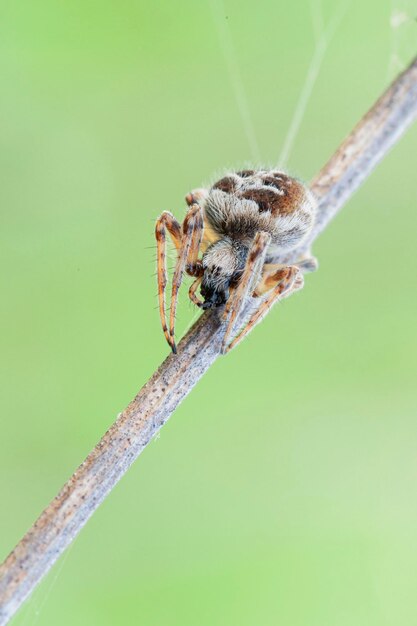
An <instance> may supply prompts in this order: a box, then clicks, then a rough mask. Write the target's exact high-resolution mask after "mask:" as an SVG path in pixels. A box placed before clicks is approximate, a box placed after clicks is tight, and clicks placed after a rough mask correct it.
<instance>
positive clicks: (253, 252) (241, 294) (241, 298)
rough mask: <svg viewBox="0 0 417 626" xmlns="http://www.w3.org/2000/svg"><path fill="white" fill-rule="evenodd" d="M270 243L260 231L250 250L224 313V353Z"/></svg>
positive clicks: (260, 269)
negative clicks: (226, 321) (225, 321)
mask: <svg viewBox="0 0 417 626" xmlns="http://www.w3.org/2000/svg"><path fill="white" fill-rule="evenodd" d="M270 241H271V236H270V235H269V234H268V233H265V232H262V231H260V232H258V233H256V235H255V238H254V240H253V242H252V245H251V247H250V249H249V254H248V257H247V259H246V265H245V268H244V270H243V273H242V276H241V277H240V280H239V283H238V285H237V287H236V289H235V290H234V291H233V293H232V294H231V296H230V298H229V299H228V301H227V304H226V308H225V311H224V319H225V320H227V319H228V324H227V328H226V332H225V334H224V337H223V342H222V348H221V351H222V353H224V352H225V351H226V346H227V342H228V339H229V336H230V334H231V332H232V330H233V327H234V324H235V322H236V319H237V317H238V315H239V313H240V312H241V310H242V307H243V306H244V304H245V301H246V296H247V295H248V293H250V291H252V290H253V287H254V284H256V283H257V282H258V279H259V273H260V272H261V271H262V267H263V264H264V261H265V255H266V251H267V248H268V245H269V242H270Z"/></svg>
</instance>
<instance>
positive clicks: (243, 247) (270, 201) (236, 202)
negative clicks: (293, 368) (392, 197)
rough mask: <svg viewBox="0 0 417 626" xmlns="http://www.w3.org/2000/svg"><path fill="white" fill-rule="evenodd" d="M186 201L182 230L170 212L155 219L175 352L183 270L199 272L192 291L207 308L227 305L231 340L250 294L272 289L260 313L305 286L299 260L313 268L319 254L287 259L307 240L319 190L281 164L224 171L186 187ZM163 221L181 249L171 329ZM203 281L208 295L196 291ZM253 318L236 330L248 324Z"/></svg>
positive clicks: (160, 271) (170, 340)
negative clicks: (200, 185)
mask: <svg viewBox="0 0 417 626" xmlns="http://www.w3.org/2000/svg"><path fill="white" fill-rule="evenodd" d="M186 201H187V203H188V205H189V207H190V209H189V212H188V213H187V216H186V218H185V220H184V222H183V225H182V229H181V227H180V225H179V224H178V222H177V221H176V220H175V218H174V217H173V216H172V215H171V214H170V213H167V212H164V213H163V214H162V215H161V217H160V219H159V220H158V222H157V226H156V237H157V241H158V276H159V281H158V282H159V292H160V312H161V319H162V324H163V329H164V333H165V336H166V338H167V341H168V343H170V345H171V347H172V349H173V350H174V351H175V349H176V347H175V342H174V338H173V334H174V317H175V306H176V297H177V296H176V294H177V291H178V288H179V283H180V282H181V277H182V274H183V272H184V271H185V272H187V273H188V274H190V275H192V276H196V277H197V279H196V280H195V281H194V283H193V285H192V286H191V288H190V291H189V295H190V299H191V300H192V301H193V302H194V303H195V304H197V305H198V306H200V307H201V308H203V309H207V308H215V307H218V306H221V305H223V304H226V309H225V317H226V319H228V320H229V323H228V327H227V330H226V333H225V340H226V339H227V338H228V336H229V335H230V333H231V332H232V330H233V325H234V322H235V321H236V318H237V315H238V313H239V312H240V310H241V309H242V306H243V303H244V300H245V298H246V296H247V295H250V294H252V295H253V296H263V295H264V294H267V293H268V292H270V291H271V292H273V296H274V297H273V299H272V301H271V302H269V301H270V300H271V298H270V297H269V296H268V297H266V298H265V299H264V301H263V302H262V303H261V305H260V314H259V315H260V316H261V317H263V314H264V312H266V310H265V311H264V309H265V306H266V307H267V308H269V307H270V306H271V305H272V303H273V301H275V300H276V299H278V298H280V297H284V293H285V295H289V293H290V292H291V291H295V290H296V289H299V288H300V287H301V286H302V274H301V272H300V267H302V268H303V269H304V270H306V269H307V270H308V269H310V270H311V269H314V268H315V263H314V259H303V260H300V263H299V264H298V265H299V266H297V265H296V266H286V265H285V263H283V260H284V259H285V256H286V255H287V254H288V252H290V251H291V250H294V249H295V248H297V247H298V246H300V244H302V243H303V241H305V240H306V238H307V237H308V235H309V233H310V231H311V229H312V226H313V224H314V219H315V213H316V203H315V200H314V197H313V196H312V194H311V193H310V191H309V190H308V189H307V188H306V187H305V186H304V185H303V184H302V183H301V182H300V181H298V180H297V179H295V178H293V177H291V176H288V175H287V174H285V173H283V172H280V171H277V170H242V171H240V172H234V173H230V174H227V175H226V176H224V177H223V178H221V179H220V180H218V181H217V182H216V183H214V185H213V186H212V187H211V188H210V189H208V190H205V189H198V190H195V191H193V192H191V193H189V194H188V195H187V196H186ZM165 228H166V229H167V230H168V231H169V233H170V235H171V237H172V239H173V241H174V244H175V245H176V247H177V250H178V261H177V266H176V271H175V274H174V279H173V298H172V302H173V304H172V303H171V316H170V330H169V331H168V328H167V325H166V322H165V312H164V304H165V300H164V297H163V292H164V289H165V284H166V276H165V267H164V264H165V256H164V255H165V251H164V248H163V242H162V239H163V240H164V237H165ZM199 253H201V254H202V256H201V258H199ZM177 283H178V284H177ZM198 288H200V293H201V296H202V297H203V301H201V300H200V299H199V298H198V297H197V296H196V290H197V289H198ZM287 292H288V293H287ZM161 294H162V295H161ZM258 317H259V316H258ZM259 318H260V317H259ZM256 321H259V319H256V320H255V321H253V323H252V325H254V324H255V323H256ZM251 322H252V320H251V321H250V322H249V324H248V326H247V329H245V330H243V331H242V333H241V335H239V337H241V336H243V334H245V333H246V332H247V330H248V329H250V328H251ZM237 340H238V338H236V339H235V340H234V341H233V342H232V343H231V344H230V346H226V344H225V343H224V345H223V351H226V350H227V349H230V347H231V346H232V345H234V343H235V342H237Z"/></svg>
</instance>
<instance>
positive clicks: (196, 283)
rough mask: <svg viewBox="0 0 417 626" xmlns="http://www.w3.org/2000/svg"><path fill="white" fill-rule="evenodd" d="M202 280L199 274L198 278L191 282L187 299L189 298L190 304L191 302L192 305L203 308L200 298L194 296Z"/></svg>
mask: <svg viewBox="0 0 417 626" xmlns="http://www.w3.org/2000/svg"><path fill="white" fill-rule="evenodd" d="M202 280H203V275H202V274H201V276H199V277H198V278H196V279H195V281H194V282H193V284H192V285H191V287H190V288H189V290H188V297H189V298H190V300H191V302H193V303H194V304H196V305H197V306H199V307H201V306H203V301H202V300H200V298H198V297H197V296H196V295H195V292H196V291H197V289H198V288H199V286H200V285H201V281H202Z"/></svg>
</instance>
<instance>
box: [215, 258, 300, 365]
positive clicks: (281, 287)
mask: <svg viewBox="0 0 417 626" xmlns="http://www.w3.org/2000/svg"><path fill="white" fill-rule="evenodd" d="M303 285H304V278H303V275H302V273H301V271H300V270H299V269H298V267H296V266H295V265H289V266H288V267H284V268H280V269H278V270H277V271H275V272H274V273H268V274H267V275H266V276H264V277H263V278H262V281H261V282H260V283H259V285H258V286H257V287H256V289H255V291H254V293H253V295H254V296H261V295H263V294H264V293H267V292H268V291H269V292H270V293H269V294H268V295H267V296H266V297H265V298H264V299H262V300H261V303H260V305H259V306H258V308H257V309H256V310H255V312H254V313H253V314H252V316H251V317H250V318H249V320H248V322H247V323H246V325H245V326H244V328H243V329H242V330H241V331H240V333H239V334H238V335H237V336H236V337H235V338H234V339H233V341H232V342H231V343H230V344H229V345H228V346H226V348H225V350H224V353H226V352H229V351H230V350H232V349H233V348H234V347H235V346H236V345H237V344H238V343H239V342H240V341H242V339H243V338H244V337H245V336H246V335H247V334H248V333H250V331H251V330H252V329H253V328H254V326H256V324H258V323H259V322H260V321H261V320H262V319H263V317H264V316H265V315H266V313H267V312H268V311H269V309H270V308H271V307H272V306H273V305H274V304H275V302H276V301H277V300H282V299H283V298H287V297H288V296H290V295H291V294H292V293H294V292H295V291H298V290H299V289H302V287H303Z"/></svg>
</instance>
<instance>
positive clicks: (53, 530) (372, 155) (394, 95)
mask: <svg viewBox="0 0 417 626" xmlns="http://www.w3.org/2000/svg"><path fill="white" fill-rule="evenodd" d="M416 117H417V58H416V59H415V60H414V61H413V62H412V63H411V65H410V66H409V67H408V68H407V69H406V70H405V71H404V72H403V73H402V74H401V75H400V76H399V77H398V78H397V79H396V80H395V81H394V82H393V83H392V85H391V86H390V87H389V88H388V89H387V91H386V92H385V93H384V94H383V95H382V96H381V98H380V99H379V100H378V101H377V102H376V104H375V105H374V106H373V107H372V109H371V110H370V111H369V112H368V113H367V114H366V115H365V117H364V118H363V119H362V120H361V121H360V122H359V124H358V125H357V126H356V127H355V128H354V130H353V131H352V132H351V134H350V135H349V136H348V137H347V139H346V140H345V141H344V142H343V143H342V145H341V146H340V147H339V149H338V150H337V151H336V153H335V154H334V156H333V157H332V158H331V159H330V161H329V162H328V163H327V164H326V165H325V166H324V167H323V169H322V170H321V171H320V172H319V174H318V175H317V176H316V177H315V178H314V180H313V181H312V183H311V189H312V191H313V193H314V194H315V196H316V197H317V199H318V202H319V214H318V220H317V223H316V226H315V229H314V231H313V233H312V236H311V240H310V241H309V242H308V245H306V246H304V248H303V249H300V250H297V251H295V252H294V253H292V254H291V255H290V256H289V257H288V259H287V260H288V261H289V262H294V261H296V260H297V257H299V255H300V254H301V253H303V252H305V251H306V250H307V249H308V248H309V247H311V244H312V243H313V242H314V240H315V239H316V237H317V236H318V235H319V234H320V233H321V232H322V231H323V229H324V228H325V227H326V226H327V224H328V223H329V221H330V220H331V219H332V218H333V217H334V215H335V214H336V213H337V212H338V211H339V209H340V208H341V207H342V206H343V204H344V203H345V202H346V201H347V200H348V199H349V198H350V196H352V194H353V193H354V192H355V191H356V189H357V188H358V187H359V185H360V184H361V183H362V182H363V181H364V180H365V178H366V177H367V176H369V174H370V173H371V172H372V170H373V169H374V167H375V166H376V165H377V163H378V162H379V161H380V160H381V159H382V158H383V157H384V156H385V155H386V154H387V152H388V150H389V149H390V148H391V146H392V145H393V144H394V143H395V142H396V141H397V140H398V139H399V138H400V137H401V135H402V134H403V133H404V132H405V131H406V130H407V128H408V127H409V126H410V124H411V123H412V122H413V121H414V120H415V119H416ZM251 306H252V303H251V302H249V303H248V305H247V307H248V311H249V310H250V308H251ZM221 331H222V328H221V324H220V322H219V320H218V318H217V316H216V314H215V313H213V312H211V311H208V312H206V313H204V314H203V315H202V316H201V317H200V318H199V320H198V321H197V322H196V324H194V326H193V327H192V328H191V330H190V331H189V332H188V333H187V335H186V336H185V337H184V338H183V339H182V341H181V342H180V344H179V350H178V355H172V354H171V355H170V356H168V358H167V359H166V360H165V361H164V362H163V363H162V365H161V366H160V367H159V369H158V370H157V371H156V372H155V374H154V375H153V376H152V378H151V379H150V380H149V381H148V382H147V383H146V385H145V386H144V387H143V388H142V389H141V391H140V392H139V393H138V395H137V396H136V397H135V399H134V400H133V401H132V402H131V403H130V404H129V406H128V407H127V408H126V409H125V410H124V411H123V413H121V414H120V415H119V417H118V419H117V420H116V422H115V423H114V424H113V425H112V426H111V428H110V429H109V430H108V431H107V433H106V434H105V435H104V437H103V438H102V439H101V441H100V442H99V443H98V444H97V446H96V447H95V448H94V450H93V451H92V452H91V453H90V454H89V456H88V457H87V459H86V460H85V461H84V463H82V465H81V466H80V467H79V468H78V469H77V470H76V471H75V473H74V474H73V476H72V477H71V478H70V480H69V481H68V482H67V483H66V484H65V485H64V487H63V488H62V490H61V491H60V493H59V494H58V495H57V496H56V498H55V499H54V500H53V501H52V502H51V503H50V504H49V506H48V507H47V508H46V509H45V510H44V511H43V513H42V514H41V515H40V517H39V518H38V520H37V521H36V522H35V524H34V525H33V526H32V528H31V529H30V530H29V531H28V532H27V534H26V535H25V536H24V537H23V539H22V540H21V541H20V542H19V543H18V545H17V546H16V547H15V549H14V550H13V551H12V552H11V554H10V555H9V556H8V557H7V559H6V560H5V561H4V563H3V564H2V565H1V566H0V626H3V625H4V624H7V622H8V621H9V620H10V619H11V617H12V616H13V615H14V614H15V612H16V611H17V610H18V608H19V607H20V606H21V604H22V603H23V602H24V600H25V599H26V598H27V597H28V596H29V595H30V593H31V592H32V591H33V589H34V588H35V586H36V585H37V584H38V583H39V581H40V580H41V579H42V577H43V576H44V575H45V574H46V573H47V572H48V570H49V569H50V567H51V566H52V565H53V563H54V562H55V561H56V560H57V558H58V557H59V556H60V554H61V553H62V552H63V551H64V550H65V548H66V547H67V546H68V545H69V544H70V543H71V541H72V540H73V539H74V538H75V537H76V535H77V534H78V533H79V531H80V530H81V528H82V527H83V526H84V524H85V523H86V522H87V520H88V519H89V517H90V516H91V515H92V514H93V512H94V511H95V510H96V508H97V507H98V506H99V504H100V503H101V502H102V501H103V500H104V498H105V497H106V496H107V494H108V493H109V492H110V491H111V490H112V488H113V487H114V486H115V485H116V483H117V482H118V481H119V480H120V478H121V477H122V476H123V474H124V473H125V472H126V471H127V470H128V468H129V467H130V465H131V464H132V463H133V461H134V460H135V459H136V458H137V457H138V455H139V454H140V453H141V452H142V450H143V449H144V447H145V446H146V445H147V444H148V443H149V442H150V440H151V439H152V437H153V436H154V435H155V433H156V432H157V431H158V430H159V429H160V428H161V427H162V426H163V424H164V423H165V422H166V421H167V419H168V418H169V417H170V415H171V414H172V413H173V411H174V410H175V408H176V407H177V406H178V404H179V403H180V402H181V401H182V400H183V399H184V398H185V396H186V395H187V394H188V393H189V392H190V391H191V389H192V388H193V387H194V385H195V384H196V383H197V382H198V380H199V379H200V378H201V377H202V376H203V374H204V373H205V372H206V371H207V369H208V368H209V367H210V366H211V364H212V363H213V362H214V361H215V360H216V359H217V357H218V356H219V353H220V344H221V338H222V332H221Z"/></svg>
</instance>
